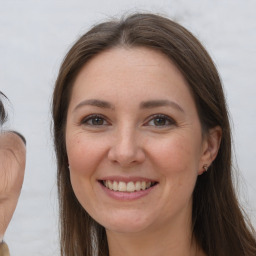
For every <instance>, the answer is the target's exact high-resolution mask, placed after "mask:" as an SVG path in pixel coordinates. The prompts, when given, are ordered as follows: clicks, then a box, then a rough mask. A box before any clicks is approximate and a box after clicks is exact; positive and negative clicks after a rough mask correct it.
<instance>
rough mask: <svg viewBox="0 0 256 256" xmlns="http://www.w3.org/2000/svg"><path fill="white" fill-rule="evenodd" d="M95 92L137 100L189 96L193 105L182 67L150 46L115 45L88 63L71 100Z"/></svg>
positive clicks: (92, 96) (76, 83) (103, 95)
mask: <svg viewBox="0 0 256 256" xmlns="http://www.w3.org/2000/svg"><path fill="white" fill-rule="evenodd" d="M95 95H97V97H105V98H110V99H111V100H113V95H114V96H115V98H116V99H122V100H124V99H126V98H130V99H132V100H133V101H136V100H137V99H138V100H141V98H147V100H151V98H152V97H156V98H157V97H161V98H162V97H167V98H168V97H172V98H173V99H174V100H175V99H179V98H180V99H181V98H186V99H188V98H189V101H190V102H191V101H192V104H193V99H192V95H191V93H190V90H189V85H188V83H187V82H186V80H185V78H184V77H183V75H182V74H181V72H180V71H179V69H178V68H177V67H176V66H175V65H174V64H173V63H172V61H171V60H170V59H169V58H168V57H166V56H165V55H164V54H163V53H161V52H159V51H156V50H153V49H149V48H146V47H135V48H121V47H119V48H113V49H110V50H107V51H104V52H102V53H100V54H98V55H97V56H95V57H94V58H92V59H91V60H90V61H89V62H87V63H86V64H85V65H84V67H83V68H82V69H81V71H80V72H79V74H78V76H77V77H76V80H75V82H74V87H73V92H72V97H71V99H73V101H74V100H75V101H79V100H83V98H95ZM71 103H72V101H71Z"/></svg>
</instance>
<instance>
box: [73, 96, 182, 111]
mask: <svg viewBox="0 0 256 256" xmlns="http://www.w3.org/2000/svg"><path fill="white" fill-rule="evenodd" d="M83 106H95V107H98V108H107V109H114V106H113V105H112V104H111V103H109V102H107V101H104V100H97V99H89V100H84V101H82V102H80V103H79V104H78V105H77V106H76V107H75V108H74V110H73V111H76V110H77V109H79V108H81V107H83ZM165 106H170V107H173V108H175V109H177V110H179V111H180V112H185V111H184V109H183V108H182V107H181V106H180V105H179V104H177V103H176V102H174V101H170V100H149V101H143V102H141V103H140V108H141V109H145V108H146V109H148V108H156V107H165Z"/></svg>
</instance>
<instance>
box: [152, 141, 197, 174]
mask: <svg viewBox="0 0 256 256" xmlns="http://www.w3.org/2000/svg"><path fill="white" fill-rule="evenodd" d="M151 148H152V150H151V153H150V154H151V157H152V158H153V159H154V163H155V164H156V165H158V166H159V167H161V168H159V171H160V172H161V171H163V172H164V173H165V174H168V173H169V174H170V175H172V173H173V174H178V173H186V172H188V173H189V172H191V171H196V170H197V168H198V163H199V153H198V152H199V150H198V146H197V145H196V144H195V143H194V141H192V140H191V139H190V138H188V139H186V138H184V137H179V136H177V137H175V138H170V139H165V140H163V141H160V142H159V143H157V144H156V143H155V144H154V146H151Z"/></svg>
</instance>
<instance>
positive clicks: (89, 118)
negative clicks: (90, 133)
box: [81, 114, 109, 126]
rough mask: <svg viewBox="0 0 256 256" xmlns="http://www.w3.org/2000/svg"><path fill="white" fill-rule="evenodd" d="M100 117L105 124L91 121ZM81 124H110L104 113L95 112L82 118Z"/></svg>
mask: <svg viewBox="0 0 256 256" xmlns="http://www.w3.org/2000/svg"><path fill="white" fill-rule="evenodd" d="M96 119H100V120H102V121H103V124H93V123H89V122H93V120H96ZM81 124H83V125H88V126H106V125H109V122H108V121H106V118H105V117H104V116H102V115H98V114H94V115H89V116H87V117H85V118H84V119H82V121H81Z"/></svg>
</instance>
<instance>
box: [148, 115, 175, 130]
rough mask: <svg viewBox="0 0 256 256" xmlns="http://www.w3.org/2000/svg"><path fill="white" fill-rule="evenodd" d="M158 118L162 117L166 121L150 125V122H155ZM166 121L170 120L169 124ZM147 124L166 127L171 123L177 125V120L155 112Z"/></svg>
mask: <svg viewBox="0 0 256 256" xmlns="http://www.w3.org/2000/svg"><path fill="white" fill-rule="evenodd" d="M157 119H160V120H162V121H164V122H165V123H164V124H162V125H156V124H155V123H154V124H153V125H149V123H150V122H152V121H153V122H154V121H156V120H157ZM166 122H168V124H166ZM145 124H148V125H149V126H155V127H157V128H165V127H169V126H171V125H176V124H177V123H176V121H175V120H174V119H172V118H171V117H169V116H166V115H163V114H155V115H153V116H151V117H150V119H149V121H147V122H146V123H145Z"/></svg>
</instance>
